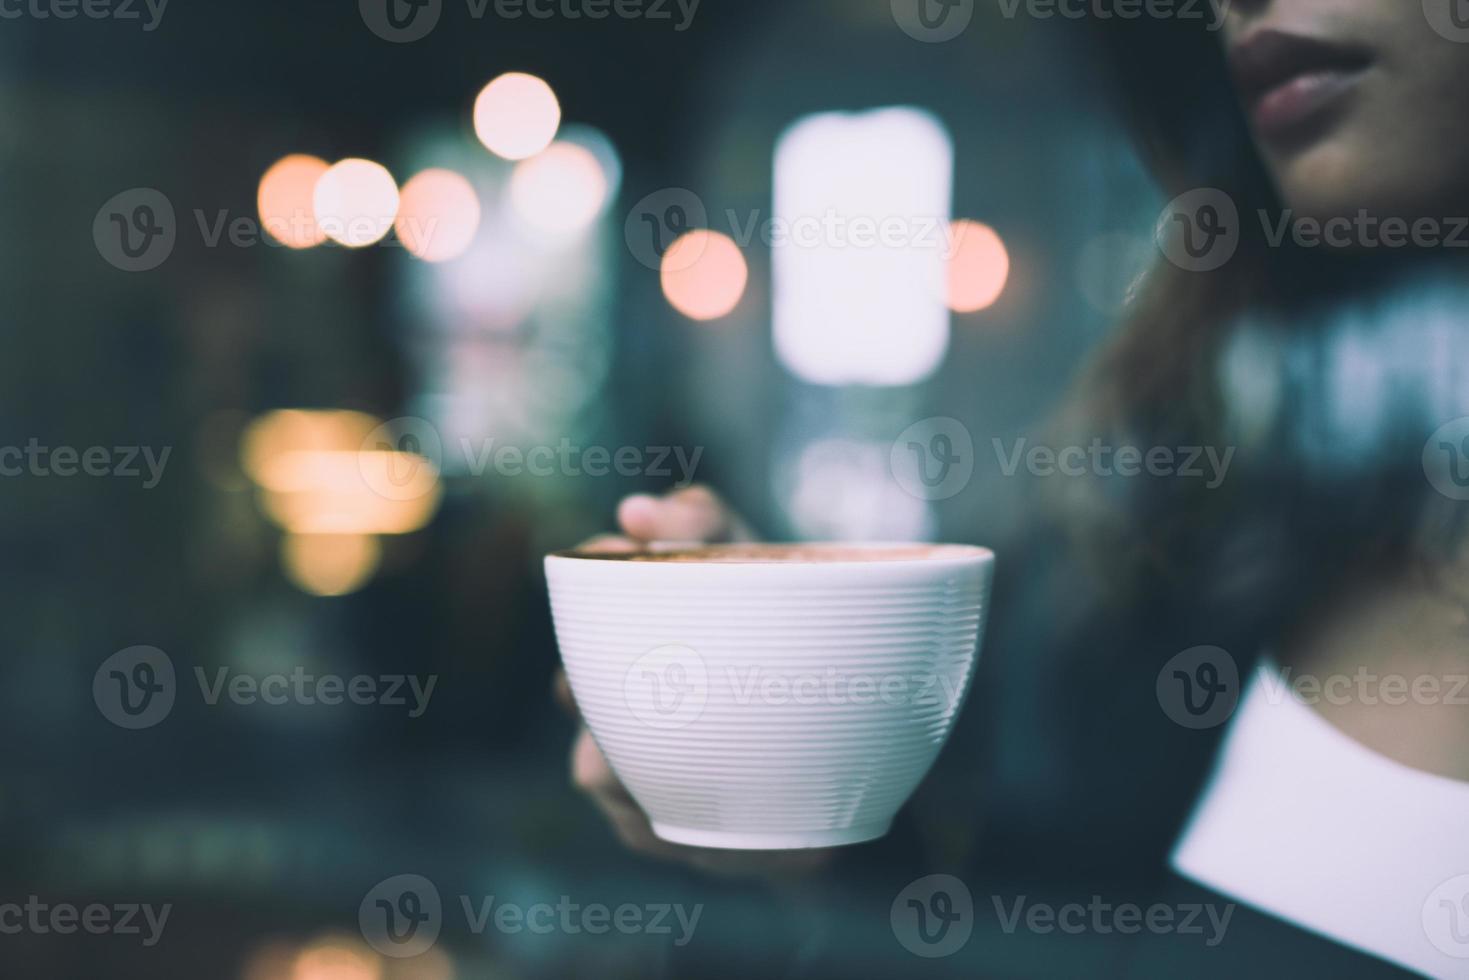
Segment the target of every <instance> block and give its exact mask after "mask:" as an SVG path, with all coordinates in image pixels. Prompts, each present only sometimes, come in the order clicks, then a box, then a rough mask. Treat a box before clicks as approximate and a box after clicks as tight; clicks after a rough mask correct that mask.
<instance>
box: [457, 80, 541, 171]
mask: <svg viewBox="0 0 1469 980" xmlns="http://www.w3.org/2000/svg"><path fill="white" fill-rule="evenodd" d="M560 126H561V104H560V103H559V102H558V101H557V100H556V93H555V92H553V91H551V86H549V85H547V84H546V83H545V81H543V80H542V79H539V78H537V77H536V76H534V75H527V74H525V73H523V72H509V73H507V74H504V75H501V76H500V77H499V78H496V79H495V80H494V81H492V82H490V83H489V84H488V85H486V86H485V87H484V88H483V89H482V90H481V91H480V93H479V96H478V97H477V98H476V99H475V100H474V132H475V135H477V136H478V137H479V140H480V142H481V143H483V144H484V145H485V147H486V148H488V149H489V150H490V152H491V153H495V154H497V155H499V156H502V157H504V158H505V159H507V160H524V159H525V158H526V157H531V156H535V155H536V154H537V153H540V152H541V151H542V150H544V149H545V148H546V147H547V146H549V145H550V144H551V140H553V139H555V138H556V130H557V129H558V128H559V127H560Z"/></svg>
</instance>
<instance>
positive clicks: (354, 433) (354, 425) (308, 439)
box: [240, 408, 382, 484]
mask: <svg viewBox="0 0 1469 980" xmlns="http://www.w3.org/2000/svg"><path fill="white" fill-rule="evenodd" d="M381 424H382V421H381V420H380V419H377V418H374V417H373V416H371V415H368V414H367V413H365V412H354V411H352V410H350V409H304V408H282V409H277V410H275V411H273V412H266V413H265V414H264V415H261V416H260V417H259V418H256V419H255V420H254V421H252V422H251V423H250V424H249V425H248V426H247V427H246V428H245V432H244V435H243V436H242V438H241V439H240V468H241V469H243V470H244V471H245V474H246V475H247V476H249V477H250V479H252V480H254V481H255V482H256V483H259V484H264V483H265V482H266V479H267V471H268V470H269V468H270V467H271V466H272V464H273V462H274V461H275V460H276V459H278V458H279V457H280V456H282V455H283V454H285V453H290V452H306V451H316V452H329V451H332V450H348V449H356V448H358V447H360V446H361V445H362V443H363V441H364V440H366V439H367V437H368V436H369V435H370V434H371V433H372V431H373V430H374V429H376V428H377V427H378V426H380V425H381Z"/></svg>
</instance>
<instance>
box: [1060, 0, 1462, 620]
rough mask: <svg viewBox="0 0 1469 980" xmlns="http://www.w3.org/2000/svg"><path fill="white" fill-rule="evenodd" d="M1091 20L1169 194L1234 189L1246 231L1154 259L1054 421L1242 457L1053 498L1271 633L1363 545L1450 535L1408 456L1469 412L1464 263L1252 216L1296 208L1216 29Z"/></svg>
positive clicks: (1419, 454)
mask: <svg viewBox="0 0 1469 980" xmlns="http://www.w3.org/2000/svg"><path fill="white" fill-rule="evenodd" d="M1097 29H1098V31H1099V33H1100V39H1101V42H1102V43H1101V50H1102V51H1103V52H1104V55H1105V61H1106V66H1107V72H1106V75H1107V77H1109V78H1110V79H1111V80H1112V81H1113V83H1114V85H1115V90H1116V94H1117V95H1118V100H1117V101H1118V104H1119V106H1120V107H1121V108H1122V111H1123V113H1124V115H1125V119H1126V123H1127V124H1128V126H1129V128H1130V129H1131V130H1132V132H1133V133H1134V135H1135V139H1136V143H1137V145H1138V147H1139V148H1140V152H1141V154H1142V156H1143V158H1144V159H1145V161H1146V163H1147V164H1148V165H1149V167H1150V168H1151V170H1152V172H1153V174H1154V175H1155V177H1156V179H1157V181H1158V183H1159V185H1160V187H1161V189H1162V191H1163V193H1164V194H1165V195H1166V196H1167V197H1170V198H1171V197H1174V196H1176V195H1180V194H1183V193H1186V192H1188V191H1191V190H1194V189H1197V188H1215V189H1218V190H1220V191H1223V192H1224V193H1226V194H1228V195H1229V196H1230V198H1232V200H1233V201H1234V202H1235V204H1236V205H1237V209H1238V212H1239V229H1238V231H1239V245H1238V249H1237V251H1236V253H1235V255H1234V257H1233V258H1232V259H1231V260H1230V261H1229V262H1227V263H1225V264H1224V265H1223V266H1222V267H1220V268H1218V269H1215V270H1212V271H1208V272H1195V271H1188V270H1186V269H1183V268H1180V267H1178V266H1176V265H1174V264H1172V263H1170V262H1168V261H1166V260H1165V259H1163V258H1162V257H1160V258H1159V260H1158V261H1157V262H1156V263H1155V265H1154V267H1153V268H1152V269H1151V270H1150V271H1149V272H1148V273H1147V274H1146V275H1145V276H1144V277H1143V278H1142V279H1141V280H1140V281H1139V282H1138V283H1136V284H1135V286H1134V289H1133V292H1132V295H1131V298H1130V301H1129V304H1128V307H1127V312H1126V315H1125V322H1124V323H1123V324H1122V325H1121V327H1120V329H1119V330H1118V331H1117V333H1116V334H1115V336H1114V338H1113V340H1112V342H1111V343H1110V344H1109V345H1108V346H1107V347H1106V348H1105V349H1104V350H1103V351H1102V352H1101V353H1100V355H1099V356H1098V357H1097V358H1096V360H1095V362H1094V363H1093V365H1092V366H1091V370H1090V371H1089V372H1088V374H1087V376H1086V378H1085V381H1084V383H1083V384H1082V385H1081V386H1080V389H1079V393H1078V397H1077V398H1076V399H1075V400H1074V401H1073V402H1072V403H1071V404H1070V406H1069V407H1068V409H1067V411H1065V412H1064V413H1063V414H1062V416H1061V418H1060V420H1059V423H1058V424H1059V425H1060V426H1061V427H1063V428H1064V429H1066V430H1067V431H1069V432H1071V433H1072V434H1073V435H1074V434H1077V433H1080V432H1083V431H1088V430H1089V432H1090V433H1099V434H1102V435H1104V436H1105V437H1106V438H1109V439H1115V440H1121V441H1125V442H1129V443H1131V444H1134V445H1164V446H1179V445H1186V444H1187V445H1204V446H1213V447H1217V448H1218V449H1219V451H1220V452H1223V451H1225V450H1226V449H1229V448H1232V449H1234V450H1235V451H1236V456H1235V457H1234V460H1233V468H1232V469H1231V470H1230V472H1229V475H1228V478H1227V479H1226V480H1225V481H1224V482H1223V483H1222V484H1221V485H1219V486H1218V487H1215V488H1212V489H1210V488H1207V487H1205V486H1204V485H1203V484H1202V483H1201V482H1200V481H1189V480H1179V479H1166V478H1162V479H1150V480H1143V481H1137V480H1134V481H1127V486H1126V487H1125V488H1123V487H1119V486H1116V485H1111V486H1109V485H1106V484H1105V482H1104V481H1093V484H1092V485H1091V486H1090V487H1086V488H1084V489H1083V491H1082V492H1081V493H1080V494H1076V493H1074V492H1072V493H1071V499H1069V500H1068V501H1067V504H1068V505H1069V509H1070V510H1071V511H1072V512H1073V514H1075V513H1080V515H1081V517H1082V520H1081V521H1080V524H1081V526H1083V527H1085V528H1086V529H1087V533H1088V537H1089V539H1090V540H1091V541H1092V542H1093V543H1097V542H1100V543H1101V544H1102V545H1103V546H1104V548H1105V554H1106V555H1107V556H1108V557H1107V561H1108V562H1109V564H1110V566H1111V568H1110V569H1109V572H1108V575H1107V578H1109V579H1110V580H1112V581H1116V582H1127V583H1131V584H1132V585H1133V587H1134V588H1137V587H1145V588H1150V589H1158V588H1163V589H1173V590H1178V594H1179V595H1180V596H1187V598H1188V600H1189V601H1190V602H1193V603H1199V604H1200V605H1199V609H1200V613H1201V614H1207V613H1208V611H1209V610H1214V611H1217V612H1220V613H1224V614H1227V615H1230V616H1234V617H1236V618H1238V617H1244V619H1245V621H1246V622H1247V623H1248V624H1249V625H1251V626H1252V627H1253V630H1252V632H1254V633H1255V634H1256V635H1258V636H1259V637H1260V638H1261V640H1262V642H1263V641H1264V640H1265V639H1266V638H1268V635H1269V634H1270V633H1271V632H1272V631H1274V630H1278V629H1280V628H1282V627H1283V626H1284V625H1285V624H1286V623H1287V622H1288V620H1289V619H1290V618H1291V617H1292V616H1293V615H1298V614H1299V612H1300V611H1301V609H1302V607H1303V606H1305V605H1308V604H1309V603H1311V602H1313V601H1314V600H1315V599H1317V598H1318V597H1320V596H1321V595H1322V594H1323V593H1327V592H1330V591H1331V590H1333V589H1334V588H1336V587H1337V586H1338V585H1339V584H1340V583H1341V581H1342V580H1343V578H1344V577H1345V576H1350V575H1352V574H1353V573H1354V572H1355V571H1357V570H1359V569H1361V568H1362V567H1363V566H1364V564H1365V563H1369V562H1383V561H1403V560H1410V559H1415V558H1426V559H1435V558H1440V557H1443V556H1444V555H1445V554H1446V551H1445V548H1444V545H1445V543H1446V542H1451V541H1457V539H1458V531H1459V529H1460V523H1461V519H1462V508H1458V507H1456V506H1455V505H1454V501H1451V500H1449V499H1448V498H1446V497H1444V496H1443V495H1441V494H1438V493H1436V492H1434V490H1433V488H1432V487H1431V485H1430V483H1429V481H1428V480H1427V479H1426V478H1425V473H1424V467H1423V460H1422V458H1423V450H1424V443H1425V440H1426V439H1428V437H1429V435H1430V433H1432V432H1433V431H1434V430H1435V429H1436V428H1437V427H1438V426H1439V425H1441V424H1443V423H1445V422H1448V421H1449V420H1451V419H1453V418H1455V417H1457V416H1463V415H1469V342H1466V341H1469V288H1466V285H1465V284H1466V283H1469V278H1466V277H1465V276H1464V274H1463V263H1462V262H1457V261H1454V260H1453V257H1452V256H1449V255H1447V254H1446V253H1443V252H1440V253H1436V254H1433V255H1429V254H1425V253H1424V252H1423V251H1422V250H1419V251H1416V252H1408V251H1405V250H1397V251H1394V252H1392V253H1391V254H1389V253H1387V252H1386V251H1383V250H1379V251H1377V252H1375V253H1373V252H1369V251H1365V250H1364V251H1358V252H1354V253H1344V252H1341V251H1334V252H1333V251H1328V250H1321V249H1306V248H1300V247H1293V246H1292V245H1290V243H1289V241H1287V242H1285V243H1278V244H1276V245H1272V244H1271V242H1270V241H1269V238H1268V235H1267V232H1266V228H1267V227H1272V226H1274V224H1275V223H1276V222H1277V221H1278V220H1280V219H1281V218H1282V217H1284V216H1288V215H1287V214H1286V211H1285V208H1284V206H1283V204H1282V202H1281V201H1280V200H1279V198H1278V196H1277V194H1276V192H1275V190H1274V189H1273V187H1272V185H1271V181H1270V179H1269V176H1268V174H1267V172H1266V170H1265V167H1264V165H1263V163H1262V162H1261V159H1260V157H1259V155H1258V153H1257V151H1256V148H1255V145H1254V143H1253V140H1252V138H1251V136H1250V133H1249V130H1248V127H1247V124H1246V122H1245V119H1244V116H1243V113H1242V112H1241V110H1240V108H1239V105H1238V102H1237V99H1236V96H1235V92H1234V89H1233V86H1232V83H1231V81H1230V78H1229V74H1228V70H1227V66H1226V62H1225V58H1224V53H1223V46H1222V44H1221V43H1220V41H1219V38H1218V36H1217V35H1214V34H1212V33H1210V32H1208V31H1207V30H1206V29H1205V28H1204V27H1203V26H1202V24H1201V23H1198V22H1193V23H1191V22H1187V21H1180V20H1158V19H1153V20H1148V19H1142V20H1129V21H1120V20H1114V21H1103V22H1100V23H1099V24H1098V25H1097ZM1461 366H1462V367H1461ZM1063 492H1065V491H1063ZM1119 562H1121V563H1123V564H1124V565H1125V566H1126V567H1127V568H1128V569H1129V570H1130V571H1132V572H1134V573H1136V574H1131V575H1120V576H1119V575H1117V574H1116V567H1117V564H1118V563H1119Z"/></svg>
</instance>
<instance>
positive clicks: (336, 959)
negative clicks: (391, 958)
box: [290, 936, 383, 980]
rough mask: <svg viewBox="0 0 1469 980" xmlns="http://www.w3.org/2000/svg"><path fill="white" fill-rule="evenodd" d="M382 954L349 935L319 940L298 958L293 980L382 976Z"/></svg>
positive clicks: (374, 978)
mask: <svg viewBox="0 0 1469 980" xmlns="http://www.w3.org/2000/svg"><path fill="white" fill-rule="evenodd" d="M382 975H383V962H382V957H380V956H378V955H377V954H376V953H374V952H373V951H372V950H371V949H369V948H368V947H367V946H366V944H364V943H362V942H360V941H357V940H353V939H349V938H347V937H345V936H344V937H340V938H338V937H330V938H327V939H321V940H317V941H315V942H313V943H311V944H309V945H308V946H307V947H306V948H305V949H303V950H302V951H301V953H300V955H299V956H298V957H297V958H296V963H295V968H294V969H293V970H292V971H291V977H290V980H381V978H382Z"/></svg>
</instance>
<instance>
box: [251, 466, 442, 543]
mask: <svg viewBox="0 0 1469 980" xmlns="http://www.w3.org/2000/svg"><path fill="white" fill-rule="evenodd" d="M260 486H261V490H262V494H261V505H262V507H263V508H264V509H265V512H266V514H267V516H269V517H270V519H271V520H272V521H274V522H275V523H276V524H278V525H280V526H281V527H283V528H285V529H286V530H288V531H292V532H295V533H297V534H408V533H410V532H412V531H417V530H418V529H419V528H421V527H423V526H424V525H425V524H427V523H428V522H429V520H430V519H431V518H432V517H433V515H434V512H435V511H436V510H437V509H438V505H439V500H440V498H441V496H442V494H443V489H442V486H441V485H440V482H439V474H438V470H437V468H436V467H434V465H433V464H432V463H431V462H429V461H428V460H427V459H424V458H423V457H421V456H416V455H414V454H412V453H400V452H343V451H334V452H289V453H284V454H282V455H281V456H279V457H277V458H276V459H274V460H272V462H271V464H270V466H268V467H267V468H266V471H265V472H264V474H262V479H261V481H260Z"/></svg>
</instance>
